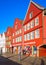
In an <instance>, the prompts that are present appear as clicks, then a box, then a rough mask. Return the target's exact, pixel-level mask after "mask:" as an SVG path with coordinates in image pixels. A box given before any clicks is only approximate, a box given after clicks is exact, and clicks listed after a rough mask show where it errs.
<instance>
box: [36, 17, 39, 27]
mask: <svg viewBox="0 0 46 65" xmlns="http://www.w3.org/2000/svg"><path fill="white" fill-rule="evenodd" d="M37 25H39V17H37V18H35V26H37Z"/></svg>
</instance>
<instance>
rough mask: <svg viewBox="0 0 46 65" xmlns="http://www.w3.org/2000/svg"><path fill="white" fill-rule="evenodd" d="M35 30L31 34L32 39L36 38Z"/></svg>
mask: <svg viewBox="0 0 46 65" xmlns="http://www.w3.org/2000/svg"><path fill="white" fill-rule="evenodd" d="M34 33H35V32H34V31H32V32H31V33H30V34H31V39H34V38H35V34H34Z"/></svg>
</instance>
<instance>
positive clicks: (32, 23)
mask: <svg viewBox="0 0 46 65" xmlns="http://www.w3.org/2000/svg"><path fill="white" fill-rule="evenodd" d="M33 27H34V20H32V21H31V28H33Z"/></svg>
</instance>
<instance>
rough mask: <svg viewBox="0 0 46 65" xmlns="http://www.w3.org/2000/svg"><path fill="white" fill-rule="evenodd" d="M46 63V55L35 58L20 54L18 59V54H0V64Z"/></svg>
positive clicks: (45, 64) (31, 64)
mask: <svg viewBox="0 0 46 65" xmlns="http://www.w3.org/2000/svg"><path fill="white" fill-rule="evenodd" d="M10 64H11V65H46V57H42V58H37V57H31V56H23V55H22V56H21V60H19V58H18V55H16V54H11V53H6V54H4V55H2V56H0V65H10Z"/></svg>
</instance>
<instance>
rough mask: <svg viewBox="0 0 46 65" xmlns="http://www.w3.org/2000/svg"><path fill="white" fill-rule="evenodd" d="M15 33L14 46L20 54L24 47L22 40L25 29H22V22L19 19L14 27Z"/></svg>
mask: <svg viewBox="0 0 46 65" xmlns="http://www.w3.org/2000/svg"><path fill="white" fill-rule="evenodd" d="M13 29H14V32H13V36H12V38H13V39H12V40H13V42H12V46H13V47H14V50H13V51H15V50H17V53H18V48H19V47H21V46H22V42H23V41H22V38H23V33H22V31H23V28H22V20H19V19H18V18H16V19H15V22H14V26H13Z"/></svg>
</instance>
